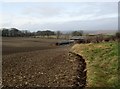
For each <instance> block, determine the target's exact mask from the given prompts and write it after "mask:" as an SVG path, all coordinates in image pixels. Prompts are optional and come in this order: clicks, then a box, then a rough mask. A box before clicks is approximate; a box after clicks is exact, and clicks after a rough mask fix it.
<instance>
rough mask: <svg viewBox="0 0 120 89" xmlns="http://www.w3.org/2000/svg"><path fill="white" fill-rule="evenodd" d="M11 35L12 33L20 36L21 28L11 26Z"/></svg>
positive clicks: (14, 35) (13, 35)
mask: <svg viewBox="0 0 120 89" xmlns="http://www.w3.org/2000/svg"><path fill="white" fill-rule="evenodd" d="M10 35H11V36H12V37H16V36H19V35H20V32H19V30H18V29H16V28H11V29H10Z"/></svg>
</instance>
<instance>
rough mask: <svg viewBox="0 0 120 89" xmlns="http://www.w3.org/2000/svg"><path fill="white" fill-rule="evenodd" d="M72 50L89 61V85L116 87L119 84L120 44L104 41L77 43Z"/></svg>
mask: <svg viewBox="0 0 120 89" xmlns="http://www.w3.org/2000/svg"><path fill="white" fill-rule="evenodd" d="M72 51H74V52H76V53H78V54H80V55H82V56H83V58H84V59H85V60H86V62H87V82H88V84H87V85H88V87H115V86H117V84H118V71H117V69H118V44H117V42H103V43H92V44H76V45H74V46H73V47H72Z"/></svg>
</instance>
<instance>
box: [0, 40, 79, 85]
mask: <svg viewBox="0 0 120 89" xmlns="http://www.w3.org/2000/svg"><path fill="white" fill-rule="evenodd" d="M57 41H59V40H57V39H41V38H3V39H2V48H3V49H2V54H3V56H2V78H3V79H2V82H3V83H2V84H3V86H4V87H72V86H74V84H75V82H76V80H75V78H76V75H77V71H76V70H77V68H78V61H76V60H74V58H71V57H69V53H68V51H69V48H70V46H69V45H64V46H55V45H54V44H55V43H56V42H57Z"/></svg>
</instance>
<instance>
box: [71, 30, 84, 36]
mask: <svg viewBox="0 0 120 89" xmlns="http://www.w3.org/2000/svg"><path fill="white" fill-rule="evenodd" d="M82 35H83V31H82V30H81V31H73V32H72V36H82Z"/></svg>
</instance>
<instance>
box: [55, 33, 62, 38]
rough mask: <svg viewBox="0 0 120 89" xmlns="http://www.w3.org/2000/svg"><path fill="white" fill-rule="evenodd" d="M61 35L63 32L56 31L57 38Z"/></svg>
mask: <svg viewBox="0 0 120 89" xmlns="http://www.w3.org/2000/svg"><path fill="white" fill-rule="evenodd" d="M61 35H62V32H60V31H57V32H56V37H57V39H59V38H60V36H61Z"/></svg>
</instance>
